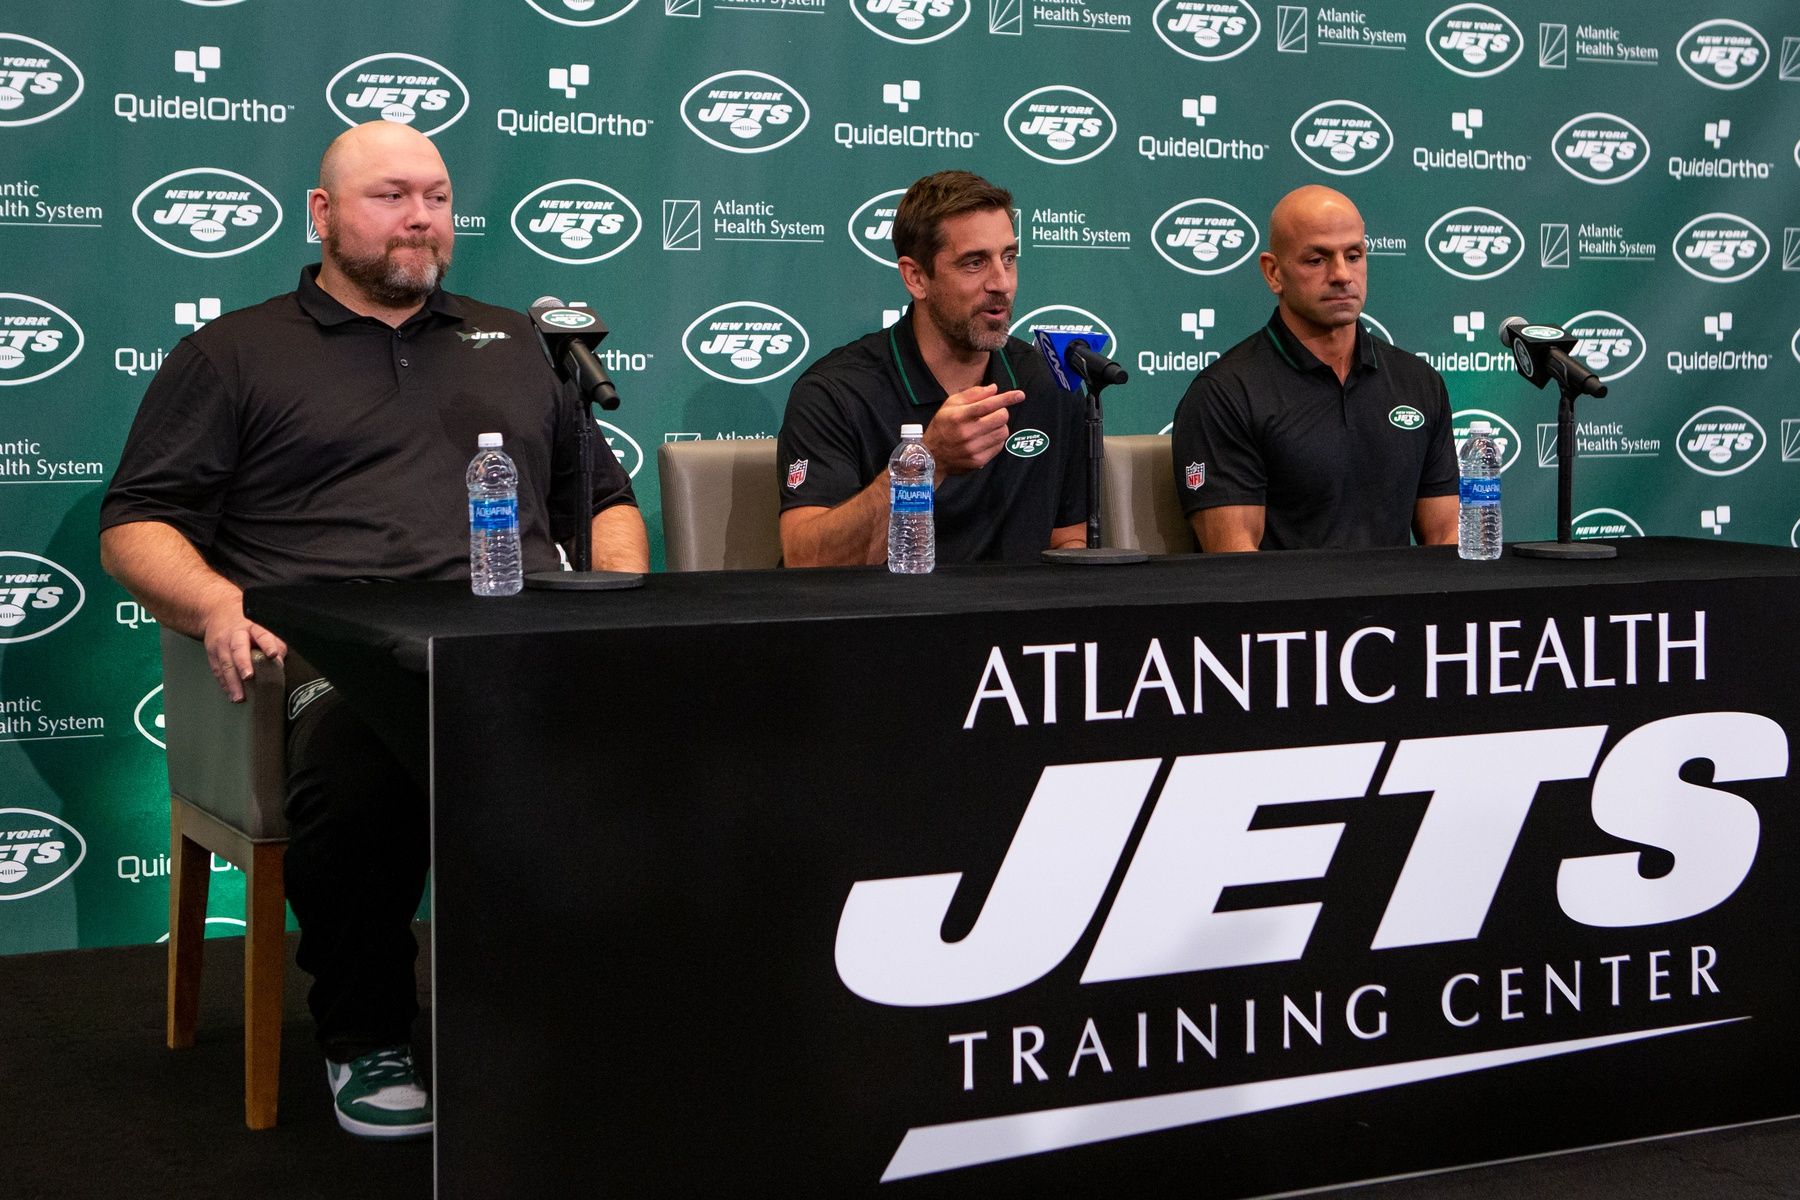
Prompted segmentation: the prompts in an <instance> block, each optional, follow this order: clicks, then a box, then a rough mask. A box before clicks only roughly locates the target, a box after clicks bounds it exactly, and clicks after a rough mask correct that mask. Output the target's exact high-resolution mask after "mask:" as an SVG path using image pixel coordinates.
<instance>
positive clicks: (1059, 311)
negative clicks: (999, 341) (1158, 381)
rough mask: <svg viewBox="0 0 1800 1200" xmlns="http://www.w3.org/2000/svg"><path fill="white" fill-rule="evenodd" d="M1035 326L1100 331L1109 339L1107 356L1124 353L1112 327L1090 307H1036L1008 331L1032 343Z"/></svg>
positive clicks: (1074, 331) (1089, 331)
mask: <svg viewBox="0 0 1800 1200" xmlns="http://www.w3.org/2000/svg"><path fill="white" fill-rule="evenodd" d="M1033 329H1055V330H1066V331H1068V332H1070V333H1091V334H1097V335H1099V336H1100V337H1103V338H1105V339H1106V351H1105V353H1106V356H1107V357H1108V358H1111V359H1119V358H1122V357H1123V356H1124V351H1123V350H1121V349H1120V348H1119V339H1118V338H1117V337H1114V336H1113V331H1112V326H1110V325H1108V324H1107V323H1106V322H1105V321H1103V320H1101V319H1100V318H1099V317H1097V316H1095V315H1094V314H1093V313H1091V312H1089V311H1088V310H1087V309H1085V308H1076V307H1075V306H1074V305H1073V304H1046V305H1044V307H1042V308H1034V309H1032V310H1031V311H1030V312H1028V313H1026V314H1025V315H1024V316H1022V317H1020V318H1019V319H1018V320H1016V321H1014V322H1013V323H1012V328H1011V329H1010V330H1008V332H1009V333H1011V334H1012V336H1014V337H1016V338H1023V339H1024V340H1025V341H1028V342H1029V341H1030V340H1031V338H1032V333H1031V331H1032V330H1033ZM1096 345H1097V343H1096Z"/></svg>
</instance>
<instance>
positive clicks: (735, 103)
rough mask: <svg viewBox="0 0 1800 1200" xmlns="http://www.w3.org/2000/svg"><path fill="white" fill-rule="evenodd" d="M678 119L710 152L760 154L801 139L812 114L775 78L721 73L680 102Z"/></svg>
mask: <svg viewBox="0 0 1800 1200" xmlns="http://www.w3.org/2000/svg"><path fill="white" fill-rule="evenodd" d="M681 119H682V120H683V121H685V122H686V123H687V127H688V128H689V129H691V130H693V131H694V136H695V137H697V138H699V139H700V140H701V141H703V142H705V143H706V144H708V145H709V146H717V147H718V148H719V149H721V150H729V151H731V152H732V153H733V154H762V153H764V152H765V151H769V150H774V149H777V148H778V147H781V146H785V145H787V144H788V143H789V142H791V141H793V140H794V139H795V138H797V137H799V136H800V131H801V130H803V129H805V128H806V123H807V121H809V120H811V119H812V109H811V108H810V107H809V106H808V105H807V103H806V98H805V97H804V96H802V95H801V94H800V93H799V92H797V91H795V90H794V89H793V88H792V87H790V86H789V85H788V84H786V83H784V82H782V81H781V80H779V79H777V78H775V76H773V75H765V74H763V73H762V72H761V71H722V72H720V73H719V74H717V75H712V76H709V77H707V78H705V79H702V80H701V81H700V82H699V83H696V84H695V85H694V86H693V87H692V88H690V89H689V90H688V94H687V95H685V96H683V97H682V98H681Z"/></svg>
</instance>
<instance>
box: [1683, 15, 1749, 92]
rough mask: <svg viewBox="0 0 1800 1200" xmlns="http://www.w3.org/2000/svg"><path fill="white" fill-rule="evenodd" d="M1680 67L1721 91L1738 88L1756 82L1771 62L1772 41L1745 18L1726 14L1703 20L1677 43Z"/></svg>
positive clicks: (1708, 85)
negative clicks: (1743, 20) (1735, 17)
mask: <svg viewBox="0 0 1800 1200" xmlns="http://www.w3.org/2000/svg"><path fill="white" fill-rule="evenodd" d="M1675 57H1676V58H1677V59H1678V60H1680V62H1681V69H1682V70H1684V71H1686V72H1687V73H1688V74H1689V75H1692V76H1693V77H1694V78H1695V79H1698V80H1699V81H1700V82H1701V83H1704V84H1705V85H1706V86H1707V87H1711V88H1718V89H1719V90H1721V91H1727V92H1731V91H1736V90H1737V89H1738V88H1741V87H1748V86H1749V85H1750V84H1752V83H1755V82H1756V77H1757V76H1759V75H1761V74H1762V73H1763V68H1764V67H1767V66H1768V65H1769V43H1768V42H1766V41H1764V40H1763V35H1762V34H1760V33H1758V32H1757V31H1756V30H1754V29H1752V28H1750V26H1748V25H1746V24H1744V23H1743V22H1742V21H1729V20H1726V19H1724V18H1723V17H1721V18H1719V19H1717V20H1712V21H1702V22H1700V24H1698V25H1696V26H1694V27H1693V28H1692V29H1690V30H1688V31H1687V32H1686V33H1684V34H1682V35H1681V41H1679V42H1677V43H1676V44H1675Z"/></svg>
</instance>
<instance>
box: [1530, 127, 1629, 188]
mask: <svg viewBox="0 0 1800 1200" xmlns="http://www.w3.org/2000/svg"><path fill="white" fill-rule="evenodd" d="M1550 150H1551V154H1552V156H1553V157H1554V158H1555V159H1556V162H1557V165H1558V166H1560V167H1562V169H1563V170H1565V171H1567V172H1568V173H1569V174H1571V175H1573V176H1574V177H1575V178H1577V179H1579V180H1581V181H1582V182H1584V183H1598V184H1610V183H1623V182H1624V181H1625V180H1627V179H1630V178H1631V177H1632V176H1633V175H1636V174H1637V173H1638V172H1639V171H1641V170H1643V169H1644V164H1645V163H1647V162H1649V161H1650V139H1649V138H1647V137H1645V136H1644V131H1643V130H1641V129H1639V128H1638V127H1637V126H1636V125H1633V124H1632V123H1631V122H1630V121H1627V120H1626V119H1625V118H1624V117H1615V116H1614V115H1613V114H1611V113H1599V112H1593V113H1582V114H1581V115H1580V116H1579V117H1576V118H1575V119H1574V120H1572V121H1570V122H1569V123H1568V124H1566V125H1564V126H1563V127H1562V128H1561V129H1559V130H1557V131H1556V136H1555V137H1553V138H1551V139H1550Z"/></svg>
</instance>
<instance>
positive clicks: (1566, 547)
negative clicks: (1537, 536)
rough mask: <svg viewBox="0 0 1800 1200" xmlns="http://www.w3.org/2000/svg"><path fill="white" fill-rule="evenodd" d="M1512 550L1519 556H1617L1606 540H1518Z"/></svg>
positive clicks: (1566, 557) (1592, 557)
mask: <svg viewBox="0 0 1800 1200" xmlns="http://www.w3.org/2000/svg"><path fill="white" fill-rule="evenodd" d="M1512 552H1513V553H1514V554H1517V555H1519V556H1520V557H1521V558H1561V559H1595V558H1617V557H1618V556H1619V550H1618V547H1616V546H1613V545H1610V544H1608V543H1606V542H1518V543H1516V544H1515V545H1514V546H1513V548H1512Z"/></svg>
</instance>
